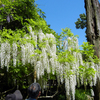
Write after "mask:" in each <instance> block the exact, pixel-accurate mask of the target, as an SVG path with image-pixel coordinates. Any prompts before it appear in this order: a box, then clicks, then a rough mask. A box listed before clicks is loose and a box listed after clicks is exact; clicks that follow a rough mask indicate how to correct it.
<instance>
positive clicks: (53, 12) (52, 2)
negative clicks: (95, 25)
mask: <svg viewBox="0 0 100 100" xmlns="http://www.w3.org/2000/svg"><path fill="white" fill-rule="evenodd" d="M99 1H100V0H99ZM36 4H38V8H40V9H42V11H43V12H45V16H46V18H45V20H46V22H47V24H50V28H51V29H53V30H54V31H55V32H56V33H58V34H60V33H61V32H62V30H61V28H66V27H68V28H70V29H71V31H72V32H73V33H74V35H79V38H78V41H79V45H82V43H83V42H86V37H85V35H86V34H85V29H76V28H75V22H76V21H77V19H78V18H79V14H82V13H85V8H84V0H36Z"/></svg>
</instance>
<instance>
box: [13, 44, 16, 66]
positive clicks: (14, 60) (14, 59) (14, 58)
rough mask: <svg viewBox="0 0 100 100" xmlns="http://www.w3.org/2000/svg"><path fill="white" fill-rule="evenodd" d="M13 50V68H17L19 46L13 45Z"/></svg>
mask: <svg viewBox="0 0 100 100" xmlns="http://www.w3.org/2000/svg"><path fill="white" fill-rule="evenodd" d="M12 48H13V66H16V62H17V61H16V59H17V44H16V43H13V44H12Z"/></svg>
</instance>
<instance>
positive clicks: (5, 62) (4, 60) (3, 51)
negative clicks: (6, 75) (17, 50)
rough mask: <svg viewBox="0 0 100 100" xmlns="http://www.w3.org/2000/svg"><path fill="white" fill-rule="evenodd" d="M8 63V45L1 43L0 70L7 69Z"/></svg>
mask: <svg viewBox="0 0 100 100" xmlns="http://www.w3.org/2000/svg"><path fill="white" fill-rule="evenodd" d="M9 62H10V44H9V43H7V42H6V43H1V68H3V67H4V66H6V67H7V71H8V69H9V68H8V67H9Z"/></svg>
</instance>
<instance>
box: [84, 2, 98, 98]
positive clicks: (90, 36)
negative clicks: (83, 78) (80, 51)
mask: <svg viewBox="0 0 100 100" xmlns="http://www.w3.org/2000/svg"><path fill="white" fill-rule="evenodd" d="M84 2H85V9H86V18H87V26H86V27H87V29H86V37H87V41H88V42H90V43H91V44H93V45H94V50H95V55H96V56H97V57H98V58H100V4H99V2H98V0H84ZM94 92H95V100H100V80H99V78H97V84H96V87H95V90H94Z"/></svg>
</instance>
